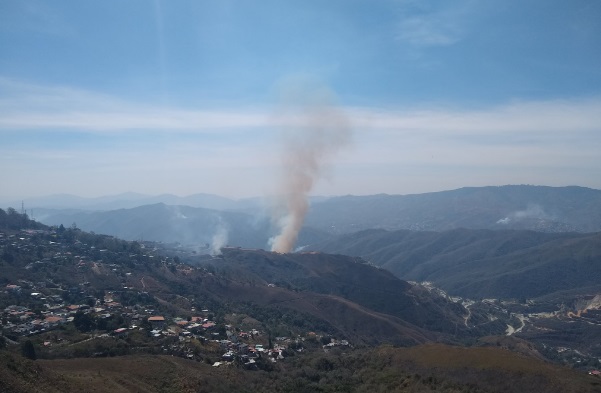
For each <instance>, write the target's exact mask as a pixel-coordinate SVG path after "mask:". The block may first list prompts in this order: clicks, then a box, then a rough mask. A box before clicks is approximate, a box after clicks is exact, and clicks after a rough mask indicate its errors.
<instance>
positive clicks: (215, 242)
mask: <svg viewBox="0 0 601 393" xmlns="http://www.w3.org/2000/svg"><path fill="white" fill-rule="evenodd" d="M227 240H228V228H227V225H226V224H225V223H224V222H223V221H222V220H221V219H219V223H218V224H217V227H216V228H215V234H214V235H213V239H212V241H211V255H213V256H216V255H221V249H222V248H223V247H224V246H225V245H226V244H227Z"/></svg>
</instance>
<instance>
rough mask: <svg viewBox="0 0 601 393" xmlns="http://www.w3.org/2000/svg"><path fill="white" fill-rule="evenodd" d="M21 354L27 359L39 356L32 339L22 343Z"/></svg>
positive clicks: (34, 358)
mask: <svg viewBox="0 0 601 393" xmlns="http://www.w3.org/2000/svg"><path fill="white" fill-rule="evenodd" d="M21 354H22V355H23V357H26V358H27V359H31V360H36V359H37V356H36V354H35V348H34V346H33V343H32V342H31V340H27V341H25V342H24V343H23V344H21Z"/></svg>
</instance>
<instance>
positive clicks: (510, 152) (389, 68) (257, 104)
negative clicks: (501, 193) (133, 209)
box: [0, 0, 601, 199]
mask: <svg viewBox="0 0 601 393" xmlns="http://www.w3.org/2000/svg"><path fill="white" fill-rule="evenodd" d="M600 20H601V2H599V1H597V0H574V1H570V2H565V1H559V0H544V1H543V0H540V1H539V0H529V1H513V0H511V1H507V0H490V1H485V2H484V1H472V0H457V1H426V0H424V1H417V0H407V1H402V0H376V1H367V0H364V1H355V0H345V1H342V0H341V1H335V0H332V1H311V0H309V1H307V0H305V1H268V0H266V1H250V0H249V1H227V0H215V1H200V0H199V1H178V0H170V1H160V0H156V1H128V2H123V1H117V0H114V1H110V0H109V1H102V2H93V1H77V2H73V1H8V0H0V48H2V50H1V51H0V140H1V141H2V142H1V143H0V184H2V187H1V188H0V198H2V199H10V198H13V197H27V196H38V195H47V194H54V193H73V194H76V195H82V196H98V195H106V194H115V193H121V192H126V191H134V192H141V193H146V194H159V193H174V194H178V195H188V194H192V193H197V192H206V193H216V194H221V195H225V196H230V197H244V196H256V195H263V194H269V193H271V192H273V191H274V190H276V189H277V186H276V185H275V183H276V182H277V180H276V179H277V172H278V171H277V169H278V167H279V166H280V158H281V156H282V154H283V153H282V145H283V144H282V139H283V138H285V137H283V135H285V134H286V133H287V132H288V131H289V130H290V129H293V128H298V127H297V124H296V123H295V119H294V118H293V116H292V117H291V116H288V112H286V111H285V110H284V111H283V110H282V108H283V107H285V106H286V105H287V104H286V101H287V99H288V98H287V97H288V95H287V94H288V93H287V92H288V91H289V90H290V89H291V86H292V87H298V86H302V88H303V90H304V91H308V92H311V91H315V92H319V91H322V90H327V91H329V94H330V96H331V97H334V98H333V99H332V102H333V103H335V105H336V108H337V110H340V111H341V113H344V114H345V116H346V117H347V118H348V121H349V124H350V127H351V129H352V133H353V138H352V143H351V144H350V145H348V146H345V148H343V149H340V150H338V151H337V152H336V154H334V155H332V156H331V157H329V160H327V163H326V164H327V165H326V166H325V167H324V169H323V171H322V172H321V177H320V180H319V181H318V182H317V183H316V185H315V188H314V190H313V191H312V193H313V194H327V195H335V194H373V193H381V192H385V193H397V194H407V193H419V192H428V191H437V190H445V189H452V188H458V187H462V186H483V185H501V184H545V185H554V186H562V185H574V184H575V185H582V186H588V187H593V188H601V175H600V174H601V23H599V21H600ZM309 94H311V93H309ZM333 105H334V104H333ZM297 131H298V130H297ZM301 132H302V127H301Z"/></svg>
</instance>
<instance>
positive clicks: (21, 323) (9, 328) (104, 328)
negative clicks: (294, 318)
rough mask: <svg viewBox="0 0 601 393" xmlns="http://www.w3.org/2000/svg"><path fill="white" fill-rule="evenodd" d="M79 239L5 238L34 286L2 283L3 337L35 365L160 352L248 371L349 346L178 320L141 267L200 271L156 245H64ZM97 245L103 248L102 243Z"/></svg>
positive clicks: (246, 326)
mask: <svg viewBox="0 0 601 393" xmlns="http://www.w3.org/2000/svg"><path fill="white" fill-rule="evenodd" d="M76 231H77V230H76V229H75V228H71V229H69V230H66V229H64V228H52V229H37V230H33V229H29V230H24V231H20V232H18V233H8V232H0V250H1V251H2V256H3V258H4V260H5V262H8V264H9V265H10V264H11V263H12V264H13V267H14V268H15V271H18V272H19V273H23V270H25V271H26V273H27V274H25V275H23V274H15V275H14V277H30V278H31V279H30V280H26V279H23V278H18V279H14V280H10V276H11V274H10V273H11V272H10V271H7V273H9V274H8V275H7V276H6V277H3V278H4V279H5V280H9V281H8V282H5V283H2V285H3V287H2V288H1V289H0V307H1V308H0V309H1V310H2V314H1V325H0V328H1V331H2V337H3V338H4V340H5V341H6V343H7V345H11V344H17V343H18V342H19V341H23V340H24V339H26V340H30V341H32V342H33V343H35V345H34V346H35V349H36V352H37V355H36V356H38V357H46V358H53V357H61V356H68V357H69V356H86V357H101V356H114V355H122V354H130V353H161V354H170V355H174V356H179V357H183V358H186V359H191V360H196V361H205V362H210V363H211V364H213V365H214V366H216V367H218V366H225V365H231V364H233V363H237V364H239V365H243V366H244V367H247V368H256V367H258V366H259V365H260V363H261V362H263V363H264V362H265V361H269V362H274V363H275V362H278V361H281V360H283V359H284V358H285V357H287V356H290V355H291V354H294V353H300V352H303V351H304V350H306V348H307V347H312V348H321V349H323V350H324V351H328V350H330V349H332V348H335V347H338V346H347V347H348V346H350V344H349V342H348V341H347V340H336V339H335V338H332V337H329V336H324V335H321V334H316V333H314V332H299V334H297V335H295V336H293V337H285V336H272V334H271V333H270V332H267V331H265V329H264V327H263V325H262V324H261V323H260V322H259V321H257V320H256V319H254V318H252V315H243V316H241V315H237V314H235V313H233V314H227V313H224V312H223V310H211V309H209V308H205V307H202V306H195V305H193V306H192V307H189V309H181V308H180V309H179V313H178V312H176V311H174V310H173V309H172V308H169V307H165V306H164V304H162V303H164V302H162V300H161V299H158V298H157V297H155V296H154V295H153V294H152V293H150V292H149V291H148V289H149V288H147V287H150V286H152V285H153V284H152V283H153V282H154V280H153V279H152V278H151V277H150V276H144V275H141V274H140V272H139V269H138V268H139V267H140V265H141V264H146V263H153V264H158V265H162V268H165V269H167V270H169V271H171V272H173V271H176V272H177V271H179V272H180V273H182V274H189V273H191V272H192V271H194V270H201V268H198V267H191V266H188V265H183V264H181V263H178V262H177V261H175V260H173V259H172V258H169V257H166V256H164V255H162V254H161V253H160V252H159V249H158V248H157V247H156V245H155V244H153V243H146V244H144V243H137V242H134V243H129V242H123V241H117V240H115V239H113V238H111V237H100V239H103V244H102V245H100V246H99V245H98V244H96V245H93V244H91V243H92V242H90V243H84V242H83V241H82V240H80V239H74V238H70V239H68V238H69V236H70V235H69V234H70V233H71V234H72V233H73V232H76ZM66 239H68V240H66ZM92 239H93V240H94V241H95V242H96V243H98V237H90V240H92ZM17 260H18V261H19V265H17V264H15V262H17ZM62 271H64V272H70V273H69V274H66V275H64V274H61V272H62ZM73 272H74V273H75V274H73ZM13 273H15V272H13ZM206 274H212V273H210V272H206ZM98 277H102V284H100V283H99V282H98ZM95 279H96V281H95ZM107 282H108V283H109V284H112V287H110V288H107V285H106V283H107ZM271 285H273V284H271ZM186 300H187V299H186ZM186 303H191V302H188V301H187V302H186ZM236 321H238V322H239V323H235V322H236Z"/></svg>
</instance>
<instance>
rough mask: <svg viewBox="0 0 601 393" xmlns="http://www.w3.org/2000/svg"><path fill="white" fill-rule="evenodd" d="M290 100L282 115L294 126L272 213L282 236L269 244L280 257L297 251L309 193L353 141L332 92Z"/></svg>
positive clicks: (319, 91) (302, 94) (311, 93)
mask: <svg viewBox="0 0 601 393" xmlns="http://www.w3.org/2000/svg"><path fill="white" fill-rule="evenodd" d="M290 98H291V99H289V100H288V101H289V103H288V105H287V106H286V107H285V108H283V111H282V112H283V114H284V115H285V118H286V119H288V122H290V120H292V122H291V123H292V126H291V127H290V128H289V129H287V130H286V131H287V133H286V137H285V138H284V143H283V147H284V148H283V152H282V156H281V170H282V172H281V175H280V179H279V188H280V190H279V197H278V198H277V201H276V204H275V207H274V209H273V213H272V221H273V223H274V224H275V225H276V226H277V228H278V229H279V234H278V235H276V236H275V237H274V238H272V239H271V240H270V244H271V246H272V247H271V249H272V251H275V252H280V253H288V252H290V251H291V250H293V249H294V245H295V243H296V240H297V238H298V234H299V232H300V230H301V228H302V226H303V222H304V220H305V215H306V214H307V210H308V209H309V201H308V195H309V192H310V191H311V190H312V189H313V186H314V185H315V182H316V181H317V180H318V179H319V178H320V176H321V175H322V172H323V169H324V166H325V165H326V164H327V163H328V161H329V160H330V159H331V158H332V156H333V155H334V154H335V153H336V152H337V151H338V150H339V149H341V148H342V147H344V146H346V145H348V144H349V143H350V140H351V129H350V125H349V121H348V119H347V117H346V115H345V114H344V113H343V111H342V110H341V109H339V108H337V107H336V106H335V105H334V103H333V97H332V94H331V92H330V91H329V90H327V89H323V88H322V89H315V90H312V91H306V90H304V91H303V90H301V91H295V92H294V94H293V95H292V96H291V97H290ZM288 124H290V123H288Z"/></svg>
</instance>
